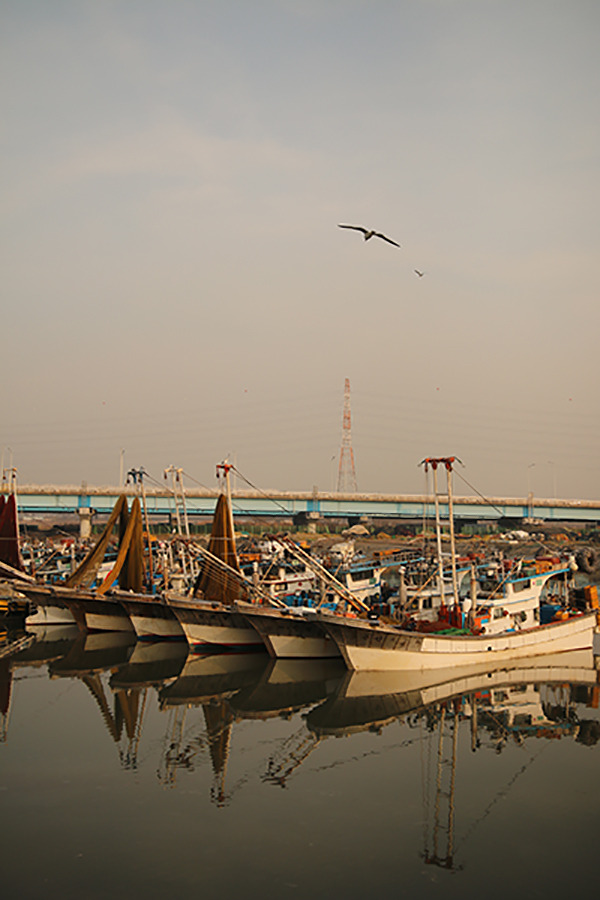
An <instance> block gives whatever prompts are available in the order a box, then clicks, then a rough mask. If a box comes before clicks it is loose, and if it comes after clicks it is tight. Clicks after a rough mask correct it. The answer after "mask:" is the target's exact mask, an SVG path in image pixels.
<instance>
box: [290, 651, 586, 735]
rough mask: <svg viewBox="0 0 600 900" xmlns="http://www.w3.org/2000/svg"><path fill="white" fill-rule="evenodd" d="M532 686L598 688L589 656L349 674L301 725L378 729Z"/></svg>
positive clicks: (345, 730)
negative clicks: (482, 694) (493, 692)
mask: <svg viewBox="0 0 600 900" xmlns="http://www.w3.org/2000/svg"><path fill="white" fill-rule="evenodd" d="M532 682H535V683H537V684H560V683H569V684H584V685H595V684H597V683H598V671H597V670H596V668H595V666H594V655H593V652H592V650H591V649H589V650H574V651H571V652H568V653H556V654H549V655H547V656H535V657H531V658H530V659H521V660H518V661H515V663H514V666H505V667H502V668H497V669H495V670H491V671H490V670H488V671H485V670H479V671H477V670H475V671H474V670H473V668H472V667H471V668H464V669H462V670H461V669H460V668H456V669H454V670H450V669H447V670H436V671H435V672H418V671H414V672H391V671H389V672H348V673H347V675H346V677H345V678H344V680H343V682H342V683H341V684H340V686H339V689H338V690H337V691H336V693H335V694H333V695H332V696H331V697H330V698H328V699H327V700H326V701H325V702H324V703H323V704H321V705H320V706H318V707H316V708H315V709H314V710H311V712H310V713H309V714H308V716H307V719H306V724H307V726H308V728H309V729H310V730H311V731H314V732H316V733H318V734H321V735H327V734H334V735H335V734H338V735H339V734H352V733H353V732H357V731H365V730H368V729H379V728H381V727H383V726H384V725H387V724H388V723H389V722H392V721H393V720H395V719H397V718H398V717H399V716H403V715H406V714H407V713H412V712H416V711H418V710H422V709H424V708H426V707H428V706H430V705H432V704H435V703H442V702H444V701H447V700H451V699H452V698H454V697H459V696H462V695H464V694H472V693H475V692H477V691H482V690H489V689H491V688H497V687H501V686H510V685H519V684H527V683H532Z"/></svg>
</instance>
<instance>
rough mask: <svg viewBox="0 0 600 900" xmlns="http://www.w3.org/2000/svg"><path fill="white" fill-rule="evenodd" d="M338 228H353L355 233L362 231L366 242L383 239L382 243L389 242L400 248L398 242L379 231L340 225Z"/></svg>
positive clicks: (359, 226)
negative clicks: (373, 238) (376, 238)
mask: <svg viewBox="0 0 600 900" xmlns="http://www.w3.org/2000/svg"><path fill="white" fill-rule="evenodd" d="M338 228H352V229H353V230H354V231H362V233H363V235H364V238H365V241H369V240H371V238H372V237H378V238H381V240H382V241H387V242H388V244H393V245H394V247H399V246H400V244H397V243H396V241H393V240H392V239H391V238H389V237H386V236H385V234H381V232H379V231H370V230H369V229H368V228H363V227H362V225H338Z"/></svg>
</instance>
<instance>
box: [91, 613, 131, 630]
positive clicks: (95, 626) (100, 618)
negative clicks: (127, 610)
mask: <svg viewBox="0 0 600 900" xmlns="http://www.w3.org/2000/svg"><path fill="white" fill-rule="evenodd" d="M83 615H84V618H85V625H86V628H87V630H88V631H121V632H128V633H133V630H134V629H133V625H132V624H131V619H130V618H129V616H126V615H123V614H119V613H118V612H117V613H112V614H111V613H101V612H88V611H87V610H85V611H84V613H83Z"/></svg>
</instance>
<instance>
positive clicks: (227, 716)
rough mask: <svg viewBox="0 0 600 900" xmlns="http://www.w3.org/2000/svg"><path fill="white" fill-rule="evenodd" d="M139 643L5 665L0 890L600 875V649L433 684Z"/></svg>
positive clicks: (591, 882) (552, 885)
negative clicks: (598, 655)
mask: <svg viewBox="0 0 600 900" xmlns="http://www.w3.org/2000/svg"><path fill="white" fill-rule="evenodd" d="M50 637H52V639H49V638H50ZM127 641H128V639H127V638H126V637H125V638H124V637H122V636H119V635H91V636H88V637H87V638H86V637H82V636H80V637H77V636H76V634H75V633H73V632H72V631H70V630H68V629H67V630H62V631H58V630H55V631H54V632H53V633H52V634H50V633H47V634H46V635H45V636H44V635H43V634H42V635H40V639H39V640H37V641H36V642H35V643H33V644H32V645H31V646H29V647H26V648H25V649H23V650H21V651H20V652H18V653H16V654H14V655H12V656H9V657H4V658H3V659H1V660H0V668H1V679H0V681H1V691H0V693H1V698H2V703H1V707H2V714H3V715H2V720H1V721H2V729H3V731H2V743H1V744H0V762H1V765H0V797H1V802H2V807H1V808H2V811H3V817H2V821H3V829H2V834H3V839H2V863H1V872H2V881H1V884H2V897H3V898H13V897H15V898H16V897H19V898H29V897H31V898H38V897H39V898H42V897H43V898H48V897H57V898H64V900H69V898H105V897H106V898H109V897H110V898H115V900H118V898H125V897H127V898H130V897H143V898H148V900H150V898H154V897H156V898H165V897H169V896H171V895H172V896H174V897H175V896H176V897H181V896H203V897H215V898H216V897H220V898H222V897H248V896H257V897H261V898H271V897H277V898H280V897H288V896H289V897H297V898H300V897H301V898H304V897H306V898H309V897H310V898H321V897H323V898H324V897H332V898H337V897H343V898H365V897H402V896H406V897H425V898H428V897H443V898H444V900H447V898H454V897H457V898H458V897H460V898H463V900H464V898H471V897H473V898H475V897H477V898H482V897H485V898H490V897H491V898H495V897H507V896H515V897H521V896H522V897H525V896H528V897H544V898H548V897H564V896H565V895H566V894H571V893H574V892H575V891H577V890H578V889H584V890H591V891H594V892H596V890H597V889H598V884H599V877H598V863H597V855H598V849H597V848H598V841H599V839H600V815H599V810H600V778H599V775H600V743H599V741H598V739H599V737H600V724H599V723H600V716H599V713H598V706H597V702H598V687H597V681H598V679H597V675H598V673H597V671H596V670H595V668H594V661H593V657H592V656H591V654H589V655H588V654H579V655H577V654H575V655H574V656H572V657H563V659H562V660H561V667H560V668H556V666H555V665H554V666H553V667H552V668H549V667H548V666H547V665H542V664H541V663H538V664H537V666H536V667H531V666H530V667H529V668H527V667H522V669H521V670H517V671H515V672H511V673H494V674H492V675H483V676H477V677H476V678H471V679H467V680H459V679H455V680H454V681H453V682H451V683H449V684H444V685H441V686H440V685H438V686H431V685H426V684H425V685H424V684H419V683H416V682H414V681H413V683H410V681H407V680H406V678H404V679H402V678H401V677H400V676H394V677H389V676H388V677H375V678H374V677H362V678H358V679H357V678H356V676H354V677H353V678H351V677H350V676H349V675H348V674H347V673H346V672H345V669H344V667H343V665H342V664H341V663H338V662H337V661H335V660H334V661H315V662H307V663H304V662H296V663H293V662H278V663H276V664H274V663H272V662H270V661H269V659H268V658H267V657H266V655H262V654H256V655H235V656H211V657H192V656H190V657H187V656H186V652H185V649H184V648H182V647H179V646H177V645H175V644H155V645H141V644H137V645H132V644H130V643H128V642H127ZM0 647H1V645H0Z"/></svg>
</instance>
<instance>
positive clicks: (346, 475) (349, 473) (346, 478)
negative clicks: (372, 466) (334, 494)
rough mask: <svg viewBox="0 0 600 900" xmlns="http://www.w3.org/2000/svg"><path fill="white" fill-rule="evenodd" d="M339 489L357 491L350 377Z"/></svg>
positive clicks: (345, 401) (346, 389)
mask: <svg viewBox="0 0 600 900" xmlns="http://www.w3.org/2000/svg"><path fill="white" fill-rule="evenodd" d="M337 490H338V493H340V494H349V493H351V492H352V491H354V492H356V491H357V487H356V471H355V469H354V451H353V450H352V421H351V416H350V379H349V378H346V383H345V385H344V416H343V419H342V447H341V449H340V463H339V466H338V478H337Z"/></svg>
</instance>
